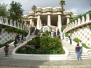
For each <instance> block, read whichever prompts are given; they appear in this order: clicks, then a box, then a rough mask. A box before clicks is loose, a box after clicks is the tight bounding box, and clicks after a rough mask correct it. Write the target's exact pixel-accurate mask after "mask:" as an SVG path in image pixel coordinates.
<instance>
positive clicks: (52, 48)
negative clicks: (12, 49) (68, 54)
mask: <svg viewBox="0 0 91 68" xmlns="http://www.w3.org/2000/svg"><path fill="white" fill-rule="evenodd" d="M27 45H34V48H33V49H32V48H31V47H26V49H25V50H21V48H19V49H18V50H17V51H16V53H23V54H64V53H65V52H64V50H63V47H62V43H61V42H60V40H59V39H58V38H51V37H50V36H43V37H41V38H40V37H35V38H33V39H32V40H31V41H29V42H28V43H27Z"/></svg>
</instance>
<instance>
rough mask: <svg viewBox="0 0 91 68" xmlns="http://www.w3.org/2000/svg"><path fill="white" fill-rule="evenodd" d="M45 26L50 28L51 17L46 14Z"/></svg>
mask: <svg viewBox="0 0 91 68" xmlns="http://www.w3.org/2000/svg"><path fill="white" fill-rule="evenodd" d="M47 25H48V26H50V25H51V16H50V15H49V14H48V16H47Z"/></svg>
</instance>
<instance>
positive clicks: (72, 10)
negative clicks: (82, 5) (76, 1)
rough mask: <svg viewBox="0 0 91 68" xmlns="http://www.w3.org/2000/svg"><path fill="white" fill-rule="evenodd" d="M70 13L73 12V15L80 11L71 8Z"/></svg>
mask: <svg viewBox="0 0 91 68" xmlns="http://www.w3.org/2000/svg"><path fill="white" fill-rule="evenodd" d="M69 11H71V12H73V13H78V12H77V11H78V8H71V9H69Z"/></svg>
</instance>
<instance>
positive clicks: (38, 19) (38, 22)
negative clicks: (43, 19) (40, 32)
mask: <svg viewBox="0 0 91 68" xmlns="http://www.w3.org/2000/svg"><path fill="white" fill-rule="evenodd" d="M39 24H40V15H38V16H37V29H40V26H39Z"/></svg>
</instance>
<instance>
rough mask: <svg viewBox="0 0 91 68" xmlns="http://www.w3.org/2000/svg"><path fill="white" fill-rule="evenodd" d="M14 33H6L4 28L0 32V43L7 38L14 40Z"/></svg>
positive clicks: (7, 39)
mask: <svg viewBox="0 0 91 68" xmlns="http://www.w3.org/2000/svg"><path fill="white" fill-rule="evenodd" d="M15 36H16V33H8V32H7V31H5V30H4V29H2V31H1V32H0V44H3V43H5V42H7V41H9V40H14V39H15Z"/></svg>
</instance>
